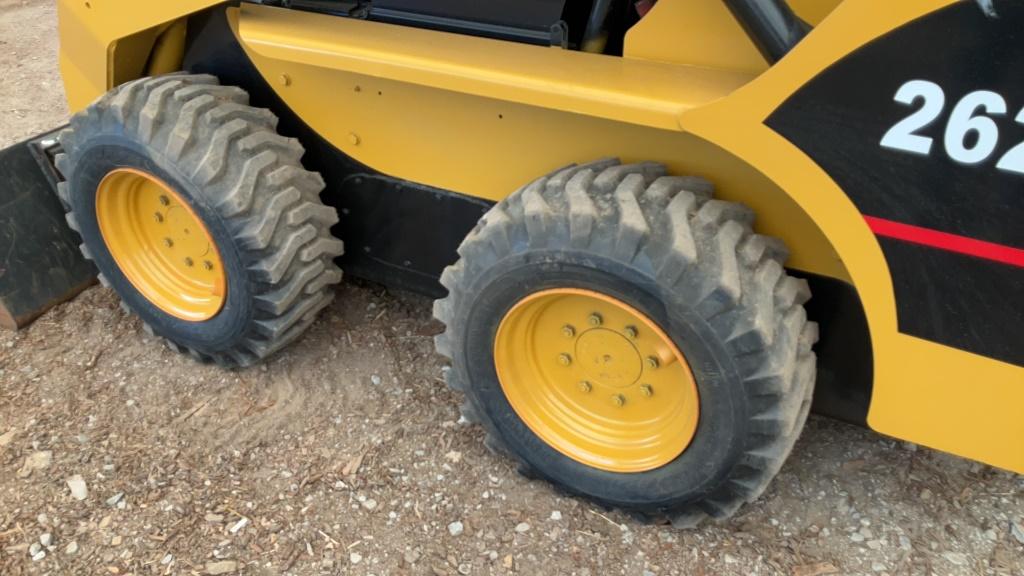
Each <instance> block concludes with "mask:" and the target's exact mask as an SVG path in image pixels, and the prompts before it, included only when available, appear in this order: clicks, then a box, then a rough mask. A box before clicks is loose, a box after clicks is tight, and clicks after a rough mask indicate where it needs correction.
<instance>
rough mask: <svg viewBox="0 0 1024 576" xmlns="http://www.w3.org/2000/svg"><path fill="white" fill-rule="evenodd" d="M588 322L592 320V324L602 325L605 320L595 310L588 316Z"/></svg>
mask: <svg viewBox="0 0 1024 576" xmlns="http://www.w3.org/2000/svg"><path fill="white" fill-rule="evenodd" d="M587 322H590V325H591V326H600V325H601V323H602V322H604V319H603V318H601V315H600V314H598V313H597V312H594V313H593V314H591V315H590V317H588V318H587Z"/></svg>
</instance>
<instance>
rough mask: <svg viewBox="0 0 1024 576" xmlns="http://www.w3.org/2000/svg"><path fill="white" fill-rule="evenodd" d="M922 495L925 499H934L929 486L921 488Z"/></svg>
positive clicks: (922, 498)
mask: <svg viewBox="0 0 1024 576" xmlns="http://www.w3.org/2000/svg"><path fill="white" fill-rule="evenodd" d="M920 497H921V500H925V501H927V500H931V499H932V491H931V490H929V489H927V488H925V489H923V490H921V496H920Z"/></svg>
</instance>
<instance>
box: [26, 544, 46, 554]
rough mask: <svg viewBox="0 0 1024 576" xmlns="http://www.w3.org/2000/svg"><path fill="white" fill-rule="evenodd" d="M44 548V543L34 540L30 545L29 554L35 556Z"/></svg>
mask: <svg viewBox="0 0 1024 576" xmlns="http://www.w3.org/2000/svg"><path fill="white" fill-rule="evenodd" d="M42 549H43V545H42V544H40V543H39V542H33V543H32V545H31V546H29V547H28V555H29V556H35V555H36V554H38V553H39V551H40V550H42Z"/></svg>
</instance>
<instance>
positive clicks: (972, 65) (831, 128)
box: [766, 0, 1024, 366]
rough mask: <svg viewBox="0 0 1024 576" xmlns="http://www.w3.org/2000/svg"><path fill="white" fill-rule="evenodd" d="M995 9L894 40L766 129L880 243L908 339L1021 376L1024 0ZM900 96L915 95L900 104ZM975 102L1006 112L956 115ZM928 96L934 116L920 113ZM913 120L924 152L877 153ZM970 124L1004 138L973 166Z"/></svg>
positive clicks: (948, 15) (975, 142) (973, 10)
mask: <svg viewBox="0 0 1024 576" xmlns="http://www.w3.org/2000/svg"><path fill="white" fill-rule="evenodd" d="M993 6H994V11H995V15H993V14H991V13H986V12H985V11H984V10H983V9H982V7H981V6H980V3H978V2H974V1H964V2H960V3H957V4H954V5H952V6H949V7H947V8H945V9H942V10H939V11H937V12H934V13H932V14H930V15H928V16H925V17H923V18H921V19H919V20H917V21H914V22H911V23H909V24H907V25H905V26H904V27H902V28H899V29H897V30H894V31H893V32H891V33H889V34H888V35H886V36H883V37H881V38H879V39H877V40H875V41H874V42H872V43H870V44H868V45H866V46H864V47H863V48H861V49H859V50H857V51H855V52H854V53H852V54H850V55H849V56H847V57H846V58H844V59H842V60H840V61H839V62H837V63H836V64H834V65H833V66H832V67H830V68H829V69H827V70H826V71H824V72H823V73H822V74H820V75H819V76H818V77H816V78H814V79H813V80H811V81H810V82H809V83H808V84H807V85H805V86H804V87H803V88H801V89H800V90H799V91H798V92H797V93H795V94H794V95H793V96H792V97H791V98H790V99H789V100H788V101H787V102H786V103H785V104H783V105H782V106H781V107H780V108H779V109H778V110H777V111H776V112H775V113H774V114H773V115H772V116H771V117H769V118H768V120H767V121H766V123H767V125H768V126H769V127H771V128H772V129H773V130H775V131H776V132H778V133H779V134H781V135H782V136H784V137H785V138H786V139H788V140H789V141H791V142H793V143H794V144H795V145H796V146H797V147H799V148H800V149H801V150H803V151H804V152H805V153H807V154H808V155H809V156H810V157H811V158H813V159H814V160H815V161H816V162H817V163H818V165H820V166H821V167H822V168H823V169H824V170H825V171H826V172H827V173H828V174H829V175H830V176H831V177H832V178H833V179H834V180H835V181H836V183H837V184H838V185H839V186H840V187H841V188H842V189H843V190H844V191H845V192H846V194H847V195H848V196H849V197H850V198H851V199H852V200H853V202H854V203H855V204H856V205H857V207H858V208H859V209H860V211H861V212H862V213H863V214H864V215H865V218H866V220H867V222H868V224H869V226H870V227H871V228H872V229H873V230H874V231H875V233H876V234H877V235H878V236H879V237H880V243H881V247H882V250H883V252H884V253H885V257H886V259H887V261H888V264H889V269H890V272H891V274H892V277H893V282H894V285H895V296H896V302H897V313H898V317H899V328H900V331H901V332H903V333H906V334H910V335H913V336H916V337H919V338H923V339H926V340H930V341H933V342H937V343H941V344H945V345H947V346H952V347H955V348H959V349H961V350H965V351H968V352H972V353H975V354H979V355H983V356H988V357H991V358H994V359H997V360H1001V361H1004V362H1008V363H1012V364H1016V365H1020V366H1024V306H1022V305H1021V302H1022V300H1024V171H1021V170H1024V162H1022V163H1021V164H1020V165H1018V169H1016V170H1015V169H1014V168H1013V167H1012V166H1010V164H1012V163H1010V162H1008V161H1007V162H1002V161H1004V160H1007V159H1008V158H1012V155H1011V150H1012V149H1014V148H1015V147H1017V146H1018V145H1021V144H1022V143H1024V112H1022V109H1024V82H1022V81H1021V80H1022V78H1024V2H1017V1H1011V0H996V1H995V2H994V3H993ZM912 81H913V84H910V85H909V86H908V83H911V82H912ZM915 84H916V85H917V86H921V85H926V86H927V88H928V89H929V90H931V91H932V93H934V94H937V95H938V96H937V97H930V96H929V97H926V96H923V95H921V94H920V93H917V92H916V90H917V89H914V88H913V86H914V85H915ZM901 90H903V91H906V92H905V94H911V95H913V97H909V98H908V97H906V96H905V97H904V98H903V99H902V100H904V101H902V102H901V101H896V95H897V93H899V92H900V91H901ZM978 91H986V92H987V96H986V98H989V99H999V100H1001V101H1003V102H1004V103H1005V108H1006V109H1005V111H1004V112H1003V113H999V112H998V111H997V110H996V109H992V110H985V109H979V108H977V107H976V106H973V105H970V104H961V103H963V102H965V97H966V102H967V103H970V102H971V101H972V100H971V99H970V98H975V97H977V92H978ZM972 94H974V96H970V97H969V95H972ZM929 99H930V100H931V101H933V102H934V103H935V104H937V107H936V111H935V112H934V113H929V114H924V113H923V112H924V111H925V108H926V107H927V106H926V104H927V103H928V102H929ZM958 107H959V109H961V113H960V114H959V118H960V120H957V118H958V113H957V112H956V110H957V109H958ZM919 112H920V113H921V115H920V116H919V118H921V119H922V120H921V121H918V122H914V124H915V126H912V127H911V130H909V133H910V134H911V135H912V136H914V137H920V138H926V139H928V140H925V141H924V142H925V144H922V146H923V148H922V149H921V150H919V151H918V152H914V151H912V148H913V147H914V146H913V145H908V144H907V141H908V140H907V138H903V139H902V140H901V141H902V142H903V143H902V144H900V143H899V142H900V141H897V143H896V144H895V145H894V144H893V140H890V139H887V145H885V146H883V145H882V141H883V137H885V136H886V135H891V134H894V133H898V132H900V130H899V129H897V128H895V127H896V126H897V124H900V123H901V122H903V121H904V120H906V119H908V118H910V117H911V116H912V115H914V114H917V113H919ZM972 117H974V118H975V120H973V121H972V122H978V121H979V120H978V119H980V122H981V123H984V124H986V128H985V130H986V131H989V133H991V130H995V131H996V133H997V134H998V140H997V144H994V148H993V149H992V151H991V153H989V154H981V155H980V156H981V157H980V158H978V159H976V161H974V160H972V161H971V162H967V161H965V160H964V158H965V155H964V154H963V153H962V152H960V153H958V152H957V147H958V145H962V146H964V147H966V148H974V147H977V146H979V145H980V141H981V139H980V138H979V133H978V131H977V130H969V129H965V128H964V126H965V121H966V120H968V119H970V118H972ZM904 126H906V124H904ZM958 126H959V128H958ZM968 126H969V125H968ZM989 126H990V127H989ZM907 132H908V130H903V133H904V134H906V133H907ZM916 141H917V142H921V140H916ZM929 142H930V143H929ZM1020 150H1021V151H1024V148H1020ZM997 165H998V166H997Z"/></svg>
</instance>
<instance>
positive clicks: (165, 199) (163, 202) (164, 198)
mask: <svg viewBox="0 0 1024 576" xmlns="http://www.w3.org/2000/svg"><path fill="white" fill-rule="evenodd" d="M170 204H171V199H170V198H168V197H167V196H164V195H163V194H161V195H160V205H161V206H170Z"/></svg>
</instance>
